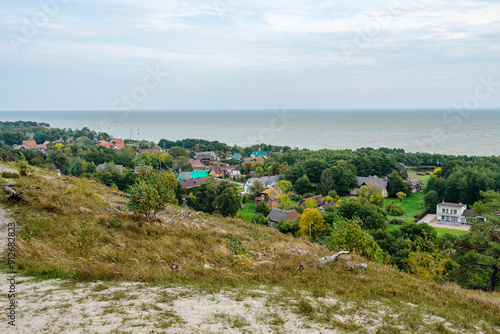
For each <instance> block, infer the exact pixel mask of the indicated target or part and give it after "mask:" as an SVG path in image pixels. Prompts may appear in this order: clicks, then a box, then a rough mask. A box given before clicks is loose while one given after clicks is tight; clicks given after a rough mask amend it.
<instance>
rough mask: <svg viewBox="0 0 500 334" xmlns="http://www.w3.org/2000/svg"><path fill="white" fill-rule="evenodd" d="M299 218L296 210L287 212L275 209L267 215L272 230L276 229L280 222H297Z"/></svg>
mask: <svg viewBox="0 0 500 334" xmlns="http://www.w3.org/2000/svg"><path fill="white" fill-rule="evenodd" d="M299 217H300V214H299V213H298V212H297V211H295V210H290V211H286V210H281V209H278V208H273V209H272V210H271V212H269V214H268V215H267V219H269V223H268V226H269V227H271V228H276V225H278V223H279V222H280V221H291V220H296V219H298V218H299Z"/></svg>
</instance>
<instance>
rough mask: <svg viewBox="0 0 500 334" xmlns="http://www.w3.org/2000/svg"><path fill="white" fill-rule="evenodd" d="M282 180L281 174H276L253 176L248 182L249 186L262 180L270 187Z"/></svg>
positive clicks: (265, 185)
mask: <svg viewBox="0 0 500 334" xmlns="http://www.w3.org/2000/svg"><path fill="white" fill-rule="evenodd" d="M279 180H280V176H279V175H274V176H263V177H253V178H251V179H248V180H247V182H246V184H245V185H247V186H250V185H252V184H253V183H254V182H255V181H259V182H261V183H262V184H263V185H264V187H266V188H270V187H271V186H272V185H273V184H274V183H276V182H277V181H279Z"/></svg>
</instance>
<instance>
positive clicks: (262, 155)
mask: <svg viewBox="0 0 500 334" xmlns="http://www.w3.org/2000/svg"><path fill="white" fill-rule="evenodd" d="M252 154H253V155H255V156H256V157H267V153H266V152H252Z"/></svg>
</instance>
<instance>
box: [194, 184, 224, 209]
mask: <svg viewBox="0 0 500 334" xmlns="http://www.w3.org/2000/svg"><path fill="white" fill-rule="evenodd" d="M193 194H194V197H193V198H190V199H189V206H190V207H192V208H193V209H195V210H199V211H203V212H206V213H213V212H214V211H215V206H214V202H215V198H216V197H217V192H216V190H215V185H214V183H213V182H211V181H208V182H206V183H203V184H202V185H201V186H199V187H197V188H195V190H194V191H193Z"/></svg>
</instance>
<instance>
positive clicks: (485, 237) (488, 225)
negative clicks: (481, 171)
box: [452, 190, 500, 291]
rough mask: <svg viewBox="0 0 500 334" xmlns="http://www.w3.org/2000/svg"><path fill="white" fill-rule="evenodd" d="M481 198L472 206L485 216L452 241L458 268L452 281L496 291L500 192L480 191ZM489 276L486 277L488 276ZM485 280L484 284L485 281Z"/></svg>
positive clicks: (499, 262) (499, 276)
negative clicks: (468, 231)
mask: <svg viewBox="0 0 500 334" xmlns="http://www.w3.org/2000/svg"><path fill="white" fill-rule="evenodd" d="M481 196H483V200H481V201H480V202H479V203H477V204H476V205H474V209H475V210H477V212H478V213H480V214H482V215H483V216H484V217H485V218H486V219H487V220H486V219H484V220H480V219H475V220H473V221H472V224H471V229H470V233H468V234H465V235H462V236H460V237H459V238H458V239H457V240H456V241H455V243H454V247H455V249H456V254H455V256H454V260H455V261H456V263H457V264H458V267H457V268H456V269H455V270H454V272H453V273H452V277H453V278H454V280H455V281H456V282H457V283H459V284H462V285H465V286H481V285H483V287H484V288H485V289H486V290H488V291H493V290H495V288H496V286H497V284H498V282H499V281H500V218H499V216H498V209H499V208H500V193H498V192H495V191H492V190H490V191H486V192H481ZM488 276H489V277H488ZM485 282H487V284H486V286H484V283H485Z"/></svg>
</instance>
